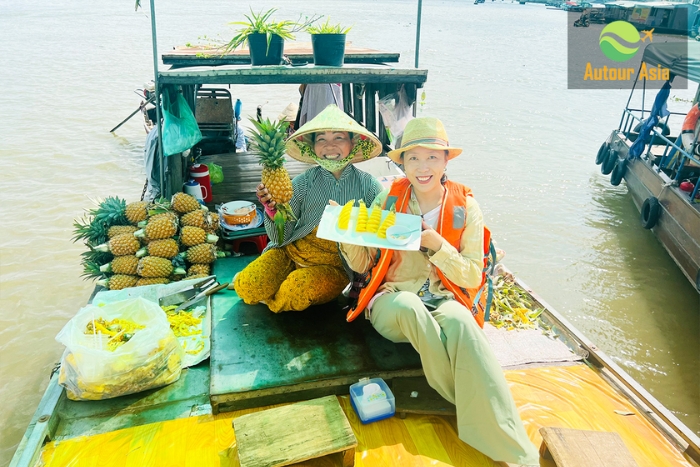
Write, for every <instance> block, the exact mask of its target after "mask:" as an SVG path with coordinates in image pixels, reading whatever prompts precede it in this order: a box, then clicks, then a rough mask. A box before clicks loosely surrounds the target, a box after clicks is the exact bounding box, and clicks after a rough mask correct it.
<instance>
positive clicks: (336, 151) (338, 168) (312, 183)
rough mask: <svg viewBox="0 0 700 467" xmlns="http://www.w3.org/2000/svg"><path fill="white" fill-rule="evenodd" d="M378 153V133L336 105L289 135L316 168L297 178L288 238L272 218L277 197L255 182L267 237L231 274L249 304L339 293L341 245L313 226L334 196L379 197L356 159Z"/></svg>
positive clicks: (290, 304) (282, 303) (299, 301)
mask: <svg viewBox="0 0 700 467" xmlns="http://www.w3.org/2000/svg"><path fill="white" fill-rule="evenodd" d="M381 151H382V146H381V143H380V142H379V140H378V139H377V137H376V136H374V135H373V134H372V133H371V132H369V131H367V130H366V129H365V128H363V127H362V126H360V125H359V124H358V123H357V122H355V120H353V118H352V117H350V116H348V115H347V114H345V113H344V112H343V111H342V110H340V109H339V108H338V107H336V106H335V105H330V106H328V107H327V108H326V109H325V110H324V111H323V112H321V113H320V114H318V116H316V118H314V119H313V120H311V121H310V122H308V123H307V124H305V125H304V126H302V127H301V128H299V130H297V131H296V132H295V133H294V134H293V135H292V136H291V137H290V138H289V140H288V141H287V153H288V154H289V155H290V156H291V157H293V158H295V159H297V160H299V161H301V162H305V163H308V164H314V167H311V168H310V169H308V170H306V171H305V172H303V173H302V174H300V175H298V176H297V177H295V178H294V180H293V181H292V187H293V190H294V194H293V196H292V199H291V201H290V202H289V204H290V206H291V208H292V211H293V212H294V216H295V217H296V219H297V220H296V221H288V222H287V224H286V225H285V230H284V238H279V236H278V233H277V229H276V228H275V226H274V223H273V221H272V218H273V217H274V214H275V205H274V202H271V201H270V196H269V194H268V193H267V190H266V189H265V187H264V186H263V185H259V186H258V198H259V199H260V201H261V202H262V203H263V204H264V205H265V211H266V215H265V228H266V230H267V234H268V236H269V237H270V243H269V244H268V246H267V248H266V249H265V251H264V252H263V254H262V255H260V257H259V258H257V259H256V260H255V261H253V262H252V263H250V264H249V265H248V266H247V267H246V268H245V269H243V270H242V271H241V272H240V273H239V274H237V275H236V276H235V277H234V280H233V288H235V289H236V292H237V293H238V295H239V297H240V298H241V299H242V300H243V301H244V302H245V303H248V304H255V303H265V304H266V305H267V306H268V307H269V308H270V310H272V311H274V312H280V311H291V310H304V309H306V308H308V307H309V306H311V305H318V304H322V303H327V302H329V301H331V300H333V299H335V298H336V297H337V296H338V295H340V293H341V292H342V291H343V289H344V288H345V286H347V284H348V282H349V279H348V275H347V273H346V272H345V269H344V267H343V264H342V260H341V258H340V254H339V252H338V246H337V244H336V243H335V242H331V241H328V240H323V239H320V238H317V237H316V229H317V227H318V224H319V222H320V221H321V216H322V215H323V211H324V209H325V207H326V204H327V203H328V200H329V199H334V200H337V201H339V202H342V203H345V202H347V201H350V200H351V199H356V200H359V199H364V200H365V201H366V202H367V203H368V204H369V203H371V202H372V201H373V200H374V198H375V196H376V195H377V194H378V193H379V192H380V191H381V190H382V185H381V183H379V181H378V180H377V179H376V178H375V177H373V176H372V175H370V174H368V173H366V172H363V171H361V170H359V169H357V168H356V167H354V166H353V163H355V162H360V161H363V160H368V159H371V158H373V157H375V156H377V155H379V154H380V153H381Z"/></svg>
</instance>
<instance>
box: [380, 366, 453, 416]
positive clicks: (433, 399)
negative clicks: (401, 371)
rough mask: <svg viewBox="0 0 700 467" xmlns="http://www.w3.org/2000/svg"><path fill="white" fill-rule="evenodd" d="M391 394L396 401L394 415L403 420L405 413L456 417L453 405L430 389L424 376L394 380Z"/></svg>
mask: <svg viewBox="0 0 700 467" xmlns="http://www.w3.org/2000/svg"><path fill="white" fill-rule="evenodd" d="M391 392H392V393H394V398H395V399H396V413H398V414H400V415H401V418H404V414H406V413H419V414H428V415H456V414H457V409H456V407H455V405H454V404H451V403H449V402H447V401H446V400H445V399H443V398H442V396H441V395H440V394H438V392H437V391H436V390H435V389H433V388H431V387H430V385H429V384H428V381H427V380H426V379H425V377H424V376H418V377H411V378H394V379H393V380H392V382H391Z"/></svg>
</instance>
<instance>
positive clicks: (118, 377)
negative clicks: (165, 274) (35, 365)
mask: <svg viewBox="0 0 700 467" xmlns="http://www.w3.org/2000/svg"><path fill="white" fill-rule="evenodd" d="M100 319H102V320H103V321H106V322H108V321H112V320H114V319H121V320H128V321H130V322H133V323H135V324H137V325H139V326H143V328H141V329H138V330H135V331H133V332H132V333H130V334H131V336H130V339H129V340H128V341H126V342H124V343H123V344H121V345H119V346H117V347H116V348H115V349H114V350H110V349H109V348H110V346H109V345H108V344H109V341H110V340H111V339H114V338H115V336H116V337H119V335H118V334H119V333H117V334H115V336H111V335H110V334H109V333H107V332H106V331H105V332H104V333H103V332H97V333H92V332H89V331H88V332H87V333H86V330H87V329H89V328H90V329H98V328H99V329H102V326H101V325H100V324H96V323H99V322H100V321H99V320H100ZM107 331H109V330H107ZM56 340H57V341H58V342H60V343H62V344H63V345H65V346H66V351H65V352H64V354H63V358H62V359H61V373H60V375H59V383H60V384H61V385H63V386H64V387H65V388H66V392H67V395H68V398H69V399H71V400H99V399H109V398H112V397H117V396H122V395H125V394H131V393H135V392H140V391H144V390H146V389H151V388H156V387H160V386H165V385H166V384H170V383H172V382H174V381H177V380H178V379H179V378H180V368H181V365H180V364H181V361H182V358H183V351H182V348H181V347H180V344H179V343H178V341H177V339H176V338H175V335H174V334H173V332H172V330H171V329H170V324H169V323H168V319H167V318H166V315H165V313H163V310H162V309H161V308H160V307H159V306H158V305H157V304H155V303H153V302H151V301H148V300H144V299H143V298H135V299H129V300H122V301H118V302H113V303H108V304H104V305H102V306H95V305H88V306H86V307H84V308H82V309H81V310H80V311H79V312H78V313H77V314H76V315H75V316H74V317H73V319H71V320H70V321H69V322H68V323H67V324H66V325H65V326H64V327H63V329H62V330H61V332H59V333H58V335H57V336H56Z"/></svg>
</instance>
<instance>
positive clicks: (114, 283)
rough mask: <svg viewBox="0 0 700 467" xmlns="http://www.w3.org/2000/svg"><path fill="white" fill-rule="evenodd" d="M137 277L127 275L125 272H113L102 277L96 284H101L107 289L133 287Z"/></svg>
mask: <svg viewBox="0 0 700 467" xmlns="http://www.w3.org/2000/svg"><path fill="white" fill-rule="evenodd" d="M138 280H139V278H138V277H137V276H128V275H126V274H115V275H113V276H111V277H108V278H107V279H102V280H100V281H97V285H101V286H102V287H106V288H108V289H109V290H121V289H126V288H127V287H135V286H136V281H138Z"/></svg>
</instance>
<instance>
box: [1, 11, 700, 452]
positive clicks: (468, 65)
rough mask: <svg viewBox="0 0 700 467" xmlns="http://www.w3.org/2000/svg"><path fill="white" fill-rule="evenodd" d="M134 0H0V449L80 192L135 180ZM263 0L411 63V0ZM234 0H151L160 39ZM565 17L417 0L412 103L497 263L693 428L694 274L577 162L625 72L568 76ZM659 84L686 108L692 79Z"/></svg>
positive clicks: (77, 289)
mask: <svg viewBox="0 0 700 467" xmlns="http://www.w3.org/2000/svg"><path fill="white" fill-rule="evenodd" d="M133 3H134V2H133V0H132V1H131V2H129V1H126V2H113V1H109V0H95V1H93V2H87V3H82V4H78V3H76V2H69V1H66V0H54V1H52V2H45V1H39V0H24V1H22V2H9V1H7V0H0V44H2V46H1V47H0V50H2V57H3V66H2V67H0V83H1V85H2V91H1V93H2V94H0V157H1V158H2V159H1V160H2V168H3V169H2V177H1V178H0V196H1V198H2V203H0V214H1V217H0V218H1V219H2V222H1V223H0V231H1V232H2V235H1V236H0V399H1V400H2V401H3V404H1V405H0V465H4V464H6V463H7V462H9V459H10V458H11V456H12V453H13V452H14V449H15V447H16V444H17V443H18V442H19V440H20V438H21V436H22V433H23V431H24V430H25V428H26V426H27V423H28V422H29V420H30V418H31V415H32V413H33V412H34V410H35V408H36V405H37V403H38V401H39V399H40V398H41V395H42V393H43V390H44V389H45V387H46V385H47V383H48V380H49V374H50V371H51V368H52V367H53V366H54V364H55V362H57V361H58V360H59V358H60V355H61V352H62V349H61V346H60V345H59V344H57V343H56V342H55V340H54V336H55V335H56V334H57V332H58V331H59V330H60V329H61V327H62V326H63V325H64V324H65V322H66V321H67V320H68V319H69V318H70V317H71V316H73V315H74V314H75V312H76V311H77V310H78V309H79V308H80V307H81V306H83V305H84V304H85V303H86V300H87V298H88V297H89V295H90V292H91V290H92V288H93V284H92V283H91V282H86V281H83V280H82V279H81V278H80V274H81V269H80V266H79V255H80V253H81V252H82V251H83V247H82V246H81V245H79V244H74V243H72V242H71V236H72V234H71V231H72V223H73V219H74V218H76V217H79V216H80V215H81V213H82V211H83V210H84V209H85V208H89V207H92V202H91V199H95V198H101V197H105V196H109V195H116V196H120V197H123V198H126V199H127V200H129V201H134V200H137V199H138V198H139V196H140V193H141V188H142V186H143V181H144V171H143V168H142V165H143V162H142V151H143V143H144V139H145V135H144V131H143V128H142V127H141V124H140V121H139V118H138V117H136V118H133V119H132V120H131V121H129V122H128V123H127V124H125V125H124V126H123V127H122V128H120V129H119V130H118V131H117V132H116V133H115V134H110V133H109V129H110V128H112V127H113V126H115V125H116V124H117V123H119V122H120V121H121V120H122V119H123V118H125V117H126V116H127V115H128V114H129V113H130V112H132V111H133V110H134V109H135V108H136V107H137V105H138V102H139V100H138V97H136V96H135V95H134V94H132V90H134V89H135V88H139V87H142V85H143V83H145V82H146V81H148V80H149V79H151V77H152V75H153V59H152V55H151V40H150V37H151V36H150V34H151V33H150V16H149V15H150V13H149V11H148V9H146V10H140V11H138V12H134V10H133ZM146 3H147V2H146ZM279 3H280V4H281V5H282V6H281V9H280V12H279V13H278V17H279V18H280V19H281V18H291V19H296V17H297V16H298V13H299V12H302V13H304V14H313V13H319V14H327V15H330V16H331V20H332V21H342V22H344V23H346V24H352V25H354V27H353V29H352V31H351V33H350V35H349V40H351V41H352V42H353V44H354V45H357V46H360V47H371V48H380V49H382V50H390V51H398V52H401V55H402V58H401V62H402V64H403V65H405V66H412V65H413V57H414V44H415V36H414V34H415V16H416V4H415V3H416V2H414V1H398V0H397V1H388V0H377V1H374V0H373V1H369V0H367V1H365V0H349V1H345V2H332V3H331V2H328V1H320V0H308V1H304V2H299V1H291V0H290V1H285V2H279ZM272 6H276V5H274V4H272V3H270V2H268V1H264V2H256V3H255V5H254V8H256V9H259V8H268V7H272ZM329 7H330V8H329ZM246 11H247V6H246V5H245V4H244V3H238V4H234V3H232V2H227V1H223V0H207V1H201V2H186V1H182V0H168V1H162V2H158V5H157V14H158V28H159V36H158V44H159V47H160V51H161V52H163V51H165V50H169V49H170V48H171V47H172V46H175V45H181V44H184V43H186V42H193V43H194V42H197V40H198V37H200V36H202V35H206V36H208V37H209V38H218V37H220V38H226V37H230V36H231V34H232V31H233V29H232V28H231V26H228V25H227V22H229V21H237V20H241V19H243V18H242V14H243V13H244V12H246ZM566 24H567V18H566V14H565V13H563V12H561V11H555V10H549V9H546V8H545V7H544V6H543V5H534V4H532V5H531V4H528V5H519V4H518V3H506V2H501V1H498V2H489V3H486V4H483V5H473V4H472V2H470V1H468V0H467V1H463V2H459V1H435V0H426V1H425V2H424V4H423V25H422V36H421V51H420V57H421V62H420V64H421V66H422V67H426V68H428V69H429V75H428V83H427V85H426V87H425V93H426V99H425V105H423V106H421V108H420V110H419V114H420V115H424V116H437V117H439V118H441V119H443V121H445V123H446V124H447V128H448V132H449V134H450V136H451V144H453V145H456V146H461V147H463V148H464V149H465V151H464V154H463V155H462V156H460V157H459V158H458V159H455V160H453V161H451V162H450V165H449V167H448V173H449V175H450V177H452V178H453V179H455V180H458V181H461V182H463V183H465V184H468V185H470V186H471V187H472V189H473V190H474V192H475V195H476V197H477V199H478V200H479V203H480V204H481V206H482V209H483V210H484V214H485V216H486V219H487V223H488V225H489V226H490V227H491V229H492V231H493V233H494V237H495V239H496V240H497V242H498V245H499V247H501V248H503V249H505V250H506V252H507V257H506V261H505V262H506V264H507V265H508V266H509V267H510V268H511V269H512V270H513V271H514V272H515V273H516V274H517V275H518V276H520V277H521V278H522V279H524V280H525V281H526V282H527V283H528V284H529V285H530V286H531V287H532V288H534V289H535V290H536V291H537V292H538V293H539V294H540V295H541V296H542V297H544V298H545V300H547V301H548V302H549V303H550V304H551V305H553V306H554V307H555V308H556V309H557V310H558V311H559V312H561V313H562V314H563V315H565V316H566V317H567V318H568V319H569V320H570V321H571V322H572V323H573V324H574V325H575V326H577V327H578V328H579V329H580V330H581V331H583V332H584V333H585V334H586V335H587V336H588V337H589V338H590V339H591V340H592V341H594V342H595V343H596V344H597V345H598V346H599V347H600V348H601V349H603V350H604V351H605V352H606V353H608V354H609V355H611V356H612V357H613V359H614V360H615V361H616V362H617V363H618V364H620V365H621V366H622V367H623V368H624V369H625V370H626V371H628V372H629V373H630V374H631V375H632V376H633V377H634V378H635V379H636V380H637V381H639V382H640V383H641V384H642V385H643V386H644V387H645V388H646V389H648V390H649V391H650V392H651V393H652V394H653V395H654V396H655V397H656V398H658V399H659V400H660V401H661V402H662V403H663V404H665V405H666V406H667V407H668V408H669V409H670V410H672V411H673V412H674V413H675V414H676V416H678V418H680V419H681V420H682V421H683V422H684V423H686V424H687V425H688V426H689V427H690V428H691V429H693V430H694V431H695V432H700V397H699V388H700V363H699V360H700V357H699V356H700V339H699V338H698V337H699V336H700V326H699V316H700V301H699V298H698V294H697V293H695V291H694V290H693V288H692V287H691V286H690V284H689V283H688V281H687V280H686V279H685V278H684V276H683V275H682V274H681V272H680V271H679V270H678V269H677V268H676V266H675V264H674V263H673V261H672V260H671V259H670V258H669V256H668V255H667V254H666V253H665V251H664V250H663V248H662V247H661V245H660V244H659V243H658V242H657V241H656V239H655V237H654V236H653V234H651V232H649V231H645V230H643V229H642V228H641V227H640V226H639V220H638V213H637V211H636V210H635V208H634V205H633V203H632V200H631V197H630V196H629V195H628V194H627V190H626V188H625V187H624V183H623V184H622V185H621V186H620V187H612V186H610V184H609V182H608V180H609V177H604V176H601V175H600V173H599V170H598V167H597V166H596V165H595V164H594V162H593V161H594V158H595V154H596V151H597V149H598V147H599V146H600V144H601V143H602V142H603V141H604V140H605V138H606V137H607V136H608V134H609V132H610V131H611V130H612V129H613V128H615V127H616V126H617V125H618V122H619V119H620V115H621V111H622V109H623V106H624V105H625V103H626V101H627V97H628V91H625V90H607V91H590V90H586V91H583V90H579V91H572V90H567V89H566V83H567V79H566V59H567V49H566V38H567V35H566ZM299 39H300V40H307V41H308V40H309V39H308V36H305V35H301V36H300V37H299ZM208 40H211V39H208ZM233 94H234V95H235V96H236V97H240V98H241V99H242V101H243V105H244V107H243V109H244V112H243V113H244V115H245V114H246V113H248V114H253V113H254V110H255V107H256V106H257V105H259V104H264V106H263V111H264V114H265V115H266V116H271V117H276V116H277V114H278V113H279V112H281V110H282V109H283V108H284V107H285V106H286V105H287V104H288V103H289V102H294V101H296V100H297V99H298V97H297V93H296V89H295V86H275V87H272V88H263V87H260V86H254V87H250V86H249V87H246V88H244V89H240V88H239V89H238V90H236V89H234V90H233ZM671 97H672V98H674V97H675V98H678V99H677V100H673V102H672V103H671V106H672V107H673V108H674V109H677V110H679V111H686V110H687V109H688V108H689V104H688V102H687V101H684V99H688V98H691V97H692V92H691V91H675V90H674V91H672V93H671Z"/></svg>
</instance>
